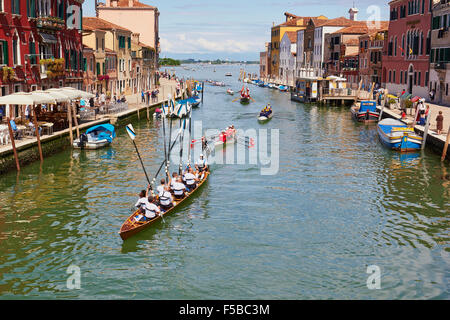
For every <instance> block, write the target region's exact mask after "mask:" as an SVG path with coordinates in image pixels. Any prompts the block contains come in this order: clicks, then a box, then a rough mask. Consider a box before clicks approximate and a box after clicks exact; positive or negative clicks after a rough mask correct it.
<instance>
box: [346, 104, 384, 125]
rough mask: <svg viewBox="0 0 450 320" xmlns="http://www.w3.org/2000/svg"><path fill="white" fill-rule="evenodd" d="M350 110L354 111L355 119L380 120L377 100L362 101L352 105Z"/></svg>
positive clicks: (367, 121)
mask: <svg viewBox="0 0 450 320" xmlns="http://www.w3.org/2000/svg"><path fill="white" fill-rule="evenodd" d="M350 112H351V113H352V118H353V120H355V121H358V122H364V123H370V122H378V118H379V117H380V113H379V112H378V110H377V103H376V102H375V101H361V103H358V104H356V105H354V106H353V107H351V109H350Z"/></svg>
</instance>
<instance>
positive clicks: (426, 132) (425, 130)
mask: <svg viewBox="0 0 450 320" xmlns="http://www.w3.org/2000/svg"><path fill="white" fill-rule="evenodd" d="M430 121H431V112H429V113H428V115H427V122H426V124H425V129H424V132H423V142H422V146H421V147H422V150H424V149H425V145H426V144H427V137H428V130H429V129H430Z"/></svg>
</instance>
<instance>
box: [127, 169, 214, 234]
mask: <svg viewBox="0 0 450 320" xmlns="http://www.w3.org/2000/svg"><path fill="white" fill-rule="evenodd" d="M209 175H210V173H209V171H207V172H205V174H204V176H203V179H201V181H199V183H198V184H197V187H196V188H195V189H194V190H192V191H191V192H190V193H187V194H186V196H185V197H184V198H183V199H181V200H175V201H174V202H173V203H174V206H173V207H172V208H170V209H169V210H167V211H165V212H162V214H161V215H157V216H156V217H155V218H153V219H152V220H149V221H137V220H139V219H137V218H138V216H140V215H141V213H140V210H136V211H135V212H134V213H133V214H132V215H131V216H130V217H128V218H127V220H125V222H124V223H123V224H122V226H121V228H120V231H119V235H120V237H121V238H122V240H126V239H128V238H130V237H132V236H133V235H135V234H137V233H139V232H141V231H143V230H145V229H147V228H148V227H150V226H151V225H152V224H154V223H155V222H157V221H159V220H160V219H161V218H162V217H165V216H166V215H168V214H169V213H171V212H173V211H175V210H176V209H177V208H178V207H179V206H180V205H181V204H182V203H183V202H184V201H185V200H187V199H188V198H190V197H191V196H192V195H193V194H194V193H195V192H196V191H197V190H198V189H200V187H201V186H202V185H203V184H204V183H205V182H206V181H207V179H208V177H209Z"/></svg>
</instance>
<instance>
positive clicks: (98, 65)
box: [97, 62, 100, 75]
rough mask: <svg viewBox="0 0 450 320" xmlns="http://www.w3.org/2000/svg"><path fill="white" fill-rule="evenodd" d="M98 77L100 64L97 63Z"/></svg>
mask: <svg viewBox="0 0 450 320" xmlns="http://www.w3.org/2000/svg"><path fill="white" fill-rule="evenodd" d="M97 75H100V62H97Z"/></svg>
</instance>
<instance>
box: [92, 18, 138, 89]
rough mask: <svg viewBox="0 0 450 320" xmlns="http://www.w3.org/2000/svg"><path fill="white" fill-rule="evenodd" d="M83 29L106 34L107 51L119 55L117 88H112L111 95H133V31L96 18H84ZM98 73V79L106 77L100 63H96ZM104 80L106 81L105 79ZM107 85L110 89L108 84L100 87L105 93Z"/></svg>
mask: <svg viewBox="0 0 450 320" xmlns="http://www.w3.org/2000/svg"><path fill="white" fill-rule="evenodd" d="M83 29H84V30H86V31H88V30H100V31H103V32H105V35H104V37H105V51H106V49H109V50H111V51H113V52H115V53H116V54H117V64H116V69H117V81H116V86H115V88H111V90H110V92H111V94H114V93H115V94H117V95H122V94H126V95H128V94H132V93H133V87H132V86H133V83H134V80H133V78H132V71H133V64H132V56H131V52H132V48H131V37H132V32H131V30H129V29H127V28H124V27H122V26H119V25H116V24H114V23H111V22H109V21H106V20H103V19H100V18H95V17H85V18H83ZM94 34H95V33H94ZM105 57H106V54H105ZM105 62H106V61H105ZM96 72H97V78H99V75H101V76H104V75H105V73H106V70H105V67H104V65H103V64H98V61H97V62H96ZM102 79H103V80H104V79H105V77H103V78H102ZM103 80H101V81H103ZM105 82H106V81H105ZM105 85H106V87H108V84H106V83H102V84H101V86H100V88H101V89H102V90H103V92H105V89H104V88H105ZM105 93H106V92H105Z"/></svg>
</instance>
